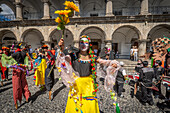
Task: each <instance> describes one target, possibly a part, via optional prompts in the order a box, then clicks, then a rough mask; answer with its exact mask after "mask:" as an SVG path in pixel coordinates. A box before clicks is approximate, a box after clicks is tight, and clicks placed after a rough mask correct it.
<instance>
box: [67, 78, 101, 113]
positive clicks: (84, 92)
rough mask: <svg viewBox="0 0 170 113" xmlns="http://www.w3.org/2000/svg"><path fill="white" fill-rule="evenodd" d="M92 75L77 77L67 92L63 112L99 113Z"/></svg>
mask: <svg viewBox="0 0 170 113" xmlns="http://www.w3.org/2000/svg"><path fill="white" fill-rule="evenodd" d="M92 81H93V79H92V76H88V77H79V78H77V79H76V82H75V84H74V85H73V87H71V88H70V91H69V94H68V100H67V105H66V109H65V113H100V112H99V107H98V101H97V98H96V95H93V94H92V92H93V91H94V88H93V82H92Z"/></svg>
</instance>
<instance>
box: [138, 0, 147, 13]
mask: <svg viewBox="0 0 170 113" xmlns="http://www.w3.org/2000/svg"><path fill="white" fill-rule="evenodd" d="M140 14H141V15H148V14H149V6H148V0H142V1H141V11H140Z"/></svg>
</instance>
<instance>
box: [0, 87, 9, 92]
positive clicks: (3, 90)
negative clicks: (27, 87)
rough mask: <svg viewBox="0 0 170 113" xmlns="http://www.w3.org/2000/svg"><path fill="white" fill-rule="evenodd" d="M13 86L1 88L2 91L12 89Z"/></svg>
mask: <svg viewBox="0 0 170 113" xmlns="http://www.w3.org/2000/svg"><path fill="white" fill-rule="evenodd" d="M11 88H12V87H7V88H3V89H0V93H2V92H4V91H6V90H8V89H11Z"/></svg>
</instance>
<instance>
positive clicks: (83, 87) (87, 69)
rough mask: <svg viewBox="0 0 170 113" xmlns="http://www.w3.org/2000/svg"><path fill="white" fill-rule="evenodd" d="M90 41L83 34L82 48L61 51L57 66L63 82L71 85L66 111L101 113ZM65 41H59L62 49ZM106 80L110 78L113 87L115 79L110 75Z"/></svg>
mask: <svg viewBox="0 0 170 113" xmlns="http://www.w3.org/2000/svg"><path fill="white" fill-rule="evenodd" d="M89 42H90V38H89V37H88V36H86V35H83V36H81V37H80V50H79V51H78V52H77V53H75V52H72V53H70V54H69V55H66V56H65V55H64V53H59V54H60V56H59V58H57V61H56V66H58V67H57V68H58V70H59V72H61V77H62V80H63V83H64V84H65V85H66V86H67V87H70V91H69V94H68V99H67V104H66V108H65V113H99V107H98V100H97V97H96V92H97V91H98V89H97V87H98V84H97V83H96V82H95V78H96V69H95V63H96V57H95V56H94V51H92V49H91V48H92V45H91V44H89ZM63 43H64V40H63V39H61V40H60V42H59V46H60V47H61V51H62V50H63V48H64V46H63V45H64V44H63ZM89 46H90V49H89ZM88 52H89V53H88ZM70 61H71V65H70ZM102 61H106V60H102V59H99V60H98V62H99V63H102ZM108 62H109V63H107V64H111V63H110V62H111V61H108ZM108 66H109V65H108ZM110 70H111V69H109V71H110ZM105 80H106V81H107V83H108V80H110V81H111V82H110V83H108V84H110V85H111V89H112V88H113V83H112V82H115V81H114V80H113V79H110V76H109V77H107V79H105ZM109 91H110V90H109Z"/></svg>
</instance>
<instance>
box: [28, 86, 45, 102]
mask: <svg viewBox="0 0 170 113" xmlns="http://www.w3.org/2000/svg"><path fill="white" fill-rule="evenodd" d="M45 91H46V88H44V89H43V90H39V91H37V92H36V93H35V94H34V95H32V96H31V98H30V100H31V103H33V102H34V101H35V100H36V99H37V97H38V96H40V95H42V94H44V93H45Z"/></svg>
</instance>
